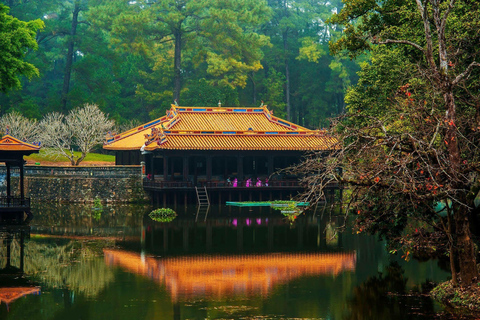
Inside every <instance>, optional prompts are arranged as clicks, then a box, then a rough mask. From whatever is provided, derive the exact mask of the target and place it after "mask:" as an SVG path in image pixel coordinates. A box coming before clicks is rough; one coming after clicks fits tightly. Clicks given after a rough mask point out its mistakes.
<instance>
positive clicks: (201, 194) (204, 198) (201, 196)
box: [195, 186, 210, 206]
mask: <svg viewBox="0 0 480 320" xmlns="http://www.w3.org/2000/svg"><path fill="white" fill-rule="evenodd" d="M195 191H196V192H197V200H198V205H199V206H210V199H208V193H207V187H205V186H204V187H203V189H199V188H197V187H195Z"/></svg>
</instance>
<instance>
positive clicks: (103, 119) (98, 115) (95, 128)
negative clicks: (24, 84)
mask: <svg viewBox="0 0 480 320" xmlns="http://www.w3.org/2000/svg"><path fill="white" fill-rule="evenodd" d="M113 124H114V122H113V121H112V120H109V119H108V116H107V115H105V114H104V113H103V112H102V111H101V110H100V109H99V108H98V107H97V106H96V105H92V104H86V105H85V106H83V107H82V108H76V109H73V110H72V111H70V112H69V114H68V115H67V116H64V115H63V114H60V113H56V112H54V113H50V114H47V115H46V116H45V117H44V118H43V119H42V121H41V122H40V128H41V134H40V137H41V141H42V143H43V145H44V146H45V147H49V148H51V150H52V151H53V152H55V153H57V154H61V155H63V156H65V157H67V158H68V159H69V160H70V162H71V164H72V165H75V166H78V165H79V164H80V162H82V161H83V159H85V156H86V155H87V153H88V152H90V150H92V148H93V147H94V146H95V145H97V144H100V143H102V141H103V140H104V138H105V135H106V134H107V132H108V131H109V130H111V128H112V127H113ZM77 148H78V151H80V153H81V154H80V156H76V155H75V153H74V151H75V150H76V149H77Z"/></svg>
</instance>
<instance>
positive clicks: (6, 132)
mask: <svg viewBox="0 0 480 320" xmlns="http://www.w3.org/2000/svg"><path fill="white" fill-rule="evenodd" d="M5 134H10V126H7V129H6V130H5Z"/></svg>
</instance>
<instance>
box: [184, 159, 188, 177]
mask: <svg viewBox="0 0 480 320" xmlns="http://www.w3.org/2000/svg"><path fill="white" fill-rule="evenodd" d="M183 181H188V156H183Z"/></svg>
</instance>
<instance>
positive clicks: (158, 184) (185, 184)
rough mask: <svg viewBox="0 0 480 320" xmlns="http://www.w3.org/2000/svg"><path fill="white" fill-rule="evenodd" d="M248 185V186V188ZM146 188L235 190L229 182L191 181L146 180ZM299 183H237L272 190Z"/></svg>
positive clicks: (241, 186)
mask: <svg viewBox="0 0 480 320" xmlns="http://www.w3.org/2000/svg"><path fill="white" fill-rule="evenodd" d="M247 184H248V186H247ZM143 186H144V188H153V189H170V188H194V187H195V186H197V187H207V188H222V189H230V188H232V189H234V188H235V186H234V183H233V182H227V181H218V180H217V181H215V180H212V181H199V182H198V183H197V185H194V184H193V182H191V181H155V180H144V181H143ZM299 186H300V185H299V183H298V181H296V180H273V181H269V182H268V185H267V184H266V183H265V182H262V185H261V186H256V183H254V182H253V181H252V182H251V183H247V181H246V180H244V181H237V184H236V187H237V188H259V187H260V188H270V187H277V188H278V187H290V188H292V187H299Z"/></svg>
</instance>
